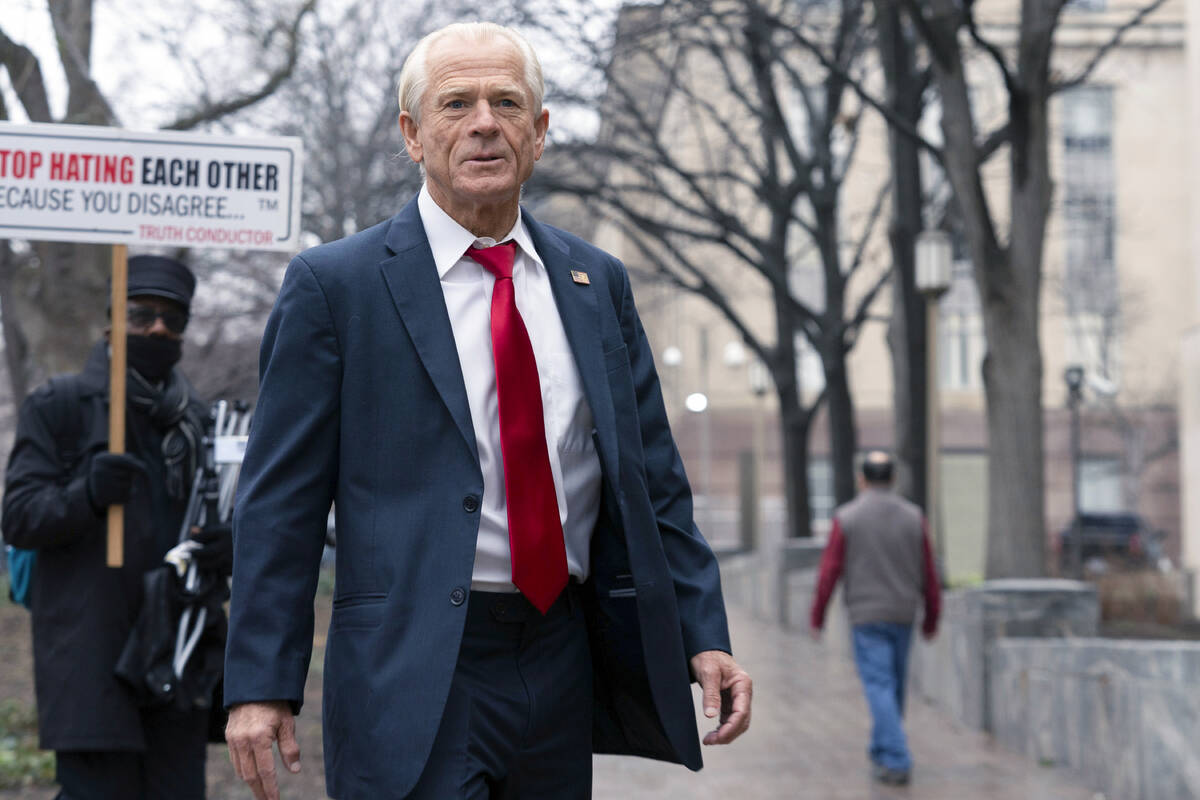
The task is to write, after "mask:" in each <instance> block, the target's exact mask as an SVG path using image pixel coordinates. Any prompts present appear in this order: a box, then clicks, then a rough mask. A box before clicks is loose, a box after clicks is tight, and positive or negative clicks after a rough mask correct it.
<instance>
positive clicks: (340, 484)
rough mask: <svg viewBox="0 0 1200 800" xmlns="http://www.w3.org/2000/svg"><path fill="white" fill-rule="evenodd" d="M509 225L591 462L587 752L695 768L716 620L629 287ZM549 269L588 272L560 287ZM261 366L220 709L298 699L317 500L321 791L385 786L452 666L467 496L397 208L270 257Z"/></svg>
mask: <svg viewBox="0 0 1200 800" xmlns="http://www.w3.org/2000/svg"><path fill="white" fill-rule="evenodd" d="M524 219H525V223H526V225H527V226H528V228H529V231H530V233H531V234H532V237H533V241H534V244H535V246H536V247H537V251H538V254H539V255H540V256H541V258H542V259H543V261H544V263H545V265H546V269H547V271H548V272H549V275H550V283H551V286H552V290H553V293H554V297H555V301H556V303H557V306H558V313H559V315H560V316H561V318H562V322H563V326H564V327H565V329H566V333H567V338H568V340H569V341H570V345H571V348H572V352H573V354H574V357H575V362H576V364H577V365H578V368H579V374H580V376H581V378H582V383H583V388H584V393H585V395H586V397H587V401H588V403H589V405H590V406H591V409H592V415H593V417H594V419H595V426H596V427H595V431H594V432H593V434H592V435H593V439H594V442H595V445H596V449H597V452H598V455H599V459H600V464H601V469H602V473H603V478H602V480H603V489H602V502H601V511H600V517H599V520H598V522H597V525H596V529H595V532H594V534H593V536H592V576H591V579H590V580H589V581H588V583H587V584H585V587H584V588H585V592H584V594H585V607H586V610H587V619H588V625H589V633H590V636H591V640H592V653H593V661H594V663H595V686H596V715H595V722H594V730H593V741H594V746H595V749H596V751H597V752H608V753H627V754H635V755H643V756H649V757H653V758H660V759H666V760H671V761H678V762H681V763H683V764H686V765H687V766H689V767H691V768H692V769H699V767H700V765H701V758H700V746H699V742H698V738H697V734H696V723H695V717H694V711H693V708H692V697H691V691H690V688H689V682H690V679H689V673H688V663H687V659H688V658H690V657H691V656H692V655H695V654H696V653H698V652H700V651H703V650H713V649H716V650H725V651H728V650H729V632H728V627H727V623H726V619H725V609H724V604H723V601H722V598H721V590H720V579H719V577H718V572H717V564H716V560H715V558H714V556H713V554H712V551H711V550H710V549H709V547H708V545H707V544H706V543H705V541H704V539H703V538H702V537H701V536H700V534H699V532H698V531H697V530H696V527H695V525H694V523H693V520H692V500H691V491H690V489H689V487H688V483H687V478H686V477H685V475H684V471H683V465H682V463H681V462H680V459H679V453H678V451H677V450H676V447H675V443H674V441H673V439H672V438H671V432H670V429H669V427H668V424H667V417H666V412H665V409H664V407H663V402H662V395H661V391H660V388H659V382H658V377H657V375H656V373H655V370H654V364H653V359H652V356H651V350H650V346H649V344H648V343H647V341H646V337H645V334H644V332H643V330H642V325H641V322H640V321H639V319H638V316H637V311H636V310H635V308H634V304H633V296H632V293H631V292H630V287H629V279H628V276H627V274H626V272H625V269H624V267H623V266H622V265H621V264H620V262H619V261H617V260H616V259H615V258H613V257H611V256H609V255H607V254H606V253H604V252H602V251H601V250H599V249H597V248H595V247H593V246H591V245H589V244H587V243H586V242H584V241H582V240H581V239H579V238H577V237H575V236H572V235H570V234H568V233H565V232H563V231H560V230H557V229H555V228H552V227H549V226H547V225H541V224H539V223H537V222H536V221H535V220H533V219H532V218H531V217H530V216H529V215H528V214H527V213H526V214H524ZM572 270H577V271H580V272H585V273H587V275H588V277H589V280H590V283H587V284H580V283H576V282H574V281H573V280H572V278H571V275H570V273H571V271H572ZM260 378H261V388H260V394H259V400H258V408H257V410H256V413H255V418H254V428H253V431H252V433H251V435H250V442H249V444H248V446H247V450H246V458H245V462H244V464H243V466H242V472H241V478H240V488H239V496H238V502H237V507H236V512H235V517H234V533H235V542H236V544H235V547H236V551H235V562H234V572H233V598H232V605H231V611H230V624H229V644H228V649H227V655H226V668H225V702H226V704H227V705H232V704H234V703H242V702H247V701H255V700H288V701H291V703H292V704H293V706H294V707H296V708H298V707H299V706H300V704H301V702H302V700H303V692H304V681H305V676H306V674H307V671H308V663H309V658H310V656H311V653H312V638H313V611H312V608H313V596H314V593H315V590H316V585H317V573H318V566H319V563H320V558H321V550H322V545H323V542H324V538H325V527H326V516H327V514H328V511H329V507H330V503H331V502H334V501H336V503H335V506H334V507H335V514H336V522H337V533H338V545H337V566H336V573H337V574H336V589H335V593H334V601H333V619H332V622H331V624H330V628H329V635H328V638H327V640H326V645H325V671H324V680H325V686H324V740H325V766H326V775H327V778H326V780H327V785H328V789H329V792H330V794H331V795H332V796H334V797H338V798H359V797H363V798H366V797H370V798H380V797H400V796H403V795H404V794H406V793H407V792H408V791H409V790H410V789H411V788H412V786H413V785H414V784H415V782H416V780H417V778H418V777H419V775H420V773H421V770H422V768H423V766H424V764H425V761H426V759H427V757H428V754H429V752H430V748H431V747H432V743H433V738H434V734H435V733H436V731H437V728H438V724H439V721H440V719H441V715H442V710H443V707H444V705H445V701H446V697H447V693H448V690H449V686H450V680H451V677H452V674H453V672H454V665H455V662H456V659H457V657H458V651H459V642H460V640H461V638H462V631H463V623H464V619H465V611H466V604H465V603H464V599H465V598H466V597H467V593H468V592H469V590H470V585H471V570H472V565H473V563H474V559H475V540H476V535H477V533H478V530H479V512H478V505H479V504H478V503H477V502H474V500H476V499H478V498H479V497H481V496H482V494H483V477H482V474H481V473H480V469H479V461H478V456H477V453H476V446H475V437H474V433H473V428H472V425H471V415H470V410H469V409H468V405H467V395H466V390H465V388H464V384H463V378H462V372H461V369H460V366H459V361H458V354H457V351H456V349H455V345H454V336H453V333H452V330H451V327H450V319H449V316H448V314H447V312H446V305H445V301H444V299H443V295H442V289H441V285H440V283H439V280H438V275H437V270H436V268H435V266H434V262H433V255H432V253H431V251H430V249H429V243H428V240H427V239H426V236H425V231H424V227H423V226H422V224H421V219H420V215H419V214H418V211H417V204H416V201H415V199H414V200H413V201H412V202H410V203H409V204H408V205H407V206H406V207H405V208H404V209H403V210H402V211H401V212H400V213H399V214H397V215H396V216H395V217H393V218H392V219H391V220H388V221H387V222H384V223H381V224H379V225H376V226H374V227H372V228H370V229H368V230H365V231H362V232H361V233H358V234H355V235H353V236H350V237H348V238H346V239H342V240H340V241H337V242H331V243H329V244H325V245H321V246H319V247H315V248H313V249H311V250H307V251H305V252H304V253H301V254H300V255H299V256H297V257H296V258H295V259H293V260H292V262H291V264H290V265H289V267H288V270H287V274H286V276H285V277H284V280H283V286H282V288H281V289H280V292H279V298H278V300H277V301H276V304H275V308H274V310H273V311H272V313H271V316H270V320H269V321H268V323H267V328H266V332H265V334H264V336H263V341H262V352H261V363H260ZM564 724H570V721H565V723H564Z"/></svg>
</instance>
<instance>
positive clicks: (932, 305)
mask: <svg viewBox="0 0 1200 800" xmlns="http://www.w3.org/2000/svg"><path fill="white" fill-rule="evenodd" d="M953 258H954V252H953V249H952V248H951V246H950V234H948V233H946V232H945V231H941V230H926V231H921V233H920V234H918V236H917V245H916V261H917V264H916V267H917V269H916V284H917V291H919V292H920V293H921V294H923V295H925V518H926V520H927V521H928V523H929V533H930V535H931V536H932V537H933V546H934V550H935V551H936V552H937V557H938V561H939V562H940V563H941V564H942V565H943V568H944V565H945V558H946V552H945V541H944V539H945V537H944V535H943V531H942V520H941V515H940V514H939V513H938V495H939V492H940V489H939V483H940V481H939V480H938V451H939V450H940V449H941V436H940V431H939V426H938V423H939V421H940V418H939V411H940V404H939V402H938V358H937V325H938V301H939V300H941V298H942V295H944V294H945V293H946V291H947V290H948V289H949V288H950V276H951V267H952V262H953Z"/></svg>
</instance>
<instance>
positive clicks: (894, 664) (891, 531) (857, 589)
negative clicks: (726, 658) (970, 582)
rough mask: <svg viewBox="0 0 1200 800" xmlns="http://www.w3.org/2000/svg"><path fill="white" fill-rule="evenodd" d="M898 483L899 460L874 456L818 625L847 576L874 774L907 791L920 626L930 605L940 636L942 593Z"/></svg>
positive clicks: (850, 510) (836, 541)
mask: <svg viewBox="0 0 1200 800" xmlns="http://www.w3.org/2000/svg"><path fill="white" fill-rule="evenodd" d="M891 484H892V460H891V457H890V456H888V454H887V453H884V452H882V451H878V450H876V451H872V452H870V453H868V454H867V456H866V458H865V459H864V460H863V464H862V480H861V484H860V485H861V489H862V490H861V491H860V492H859V494H858V496H857V497H855V498H854V499H853V500H852V501H850V502H849V503H846V504H845V505H843V506H840V507H839V508H837V509H836V510H835V511H834V513H833V528H832V530H831V531H830V533H829V544H828V545H826V547H825V553H824V554H823V555H822V557H821V571H820V576H819V577H818V579H817V590H816V597H815V598H814V600H813V604H812V615H811V620H810V624H811V626H812V633H813V637H814V638H819V636H820V632H821V628H822V627H823V626H824V624H825V609H826V607H827V606H828V604H829V598H830V597H831V596H832V595H833V589H834V587H835V586H836V585H837V582H838V579H839V578H843V577H844V579H845V581H844V585H843V591H844V594H845V598H846V608H847V609H848V610H849V612H850V624H851V625H852V627H853V638H854V663H855V665H856V666H857V667H858V675H859V678H860V679H861V680H862V685H863V694H864V695H866V699H867V706H868V707H869V708H870V710H871V718H872V726H871V744H870V747H869V749H868V751H867V753H868V755H869V757H870V759H871V771H872V775H873V776H874V777H875V779H876V780H878V781H880V782H882V783H889V784H905V783H908V780H909V775H910V773H911V771H912V756H911V755H910V753H909V751H908V742H907V741H906V739H905V736H904V728H903V726H902V719H903V717H904V681H905V674H906V672H907V666H908V651H909V645H910V643H911V639H912V627H913V622H914V620H915V618H916V615H917V610H918V608H919V606H920V605H921V603H922V599H923V600H924V606H925V614H924V620H923V621H922V624H921V632H922V634H924V636H925V638H927V639H931V638H933V636H934V634H936V633H937V624H938V613H939V610H940V607H941V590H940V587H939V585H938V579H937V570H936V569H935V567H934V562H933V551H932V548H931V547H930V545H929V533H928V530H927V529H926V525H925V519H924V517H923V516H922V514H921V510H920V509H919V508H917V507H916V506H915V505H913V504H912V503H910V502H908V501H907V500H905V499H903V498H901V497H899V496H898V495H896V494H894V493H893V492H892V491H891Z"/></svg>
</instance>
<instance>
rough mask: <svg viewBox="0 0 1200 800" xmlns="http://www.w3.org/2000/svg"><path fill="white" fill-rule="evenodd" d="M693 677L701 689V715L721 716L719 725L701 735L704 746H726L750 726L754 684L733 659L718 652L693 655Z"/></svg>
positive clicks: (691, 662)
mask: <svg viewBox="0 0 1200 800" xmlns="http://www.w3.org/2000/svg"><path fill="white" fill-rule="evenodd" d="M689 664H690V665H691V667H692V675H693V676H694V677H695V678H696V680H697V681H698V682H699V684H700V688H701V689H703V690H704V716H706V717H708V718H709V719H711V718H713V717H715V716H717V714H718V711H719V713H720V715H721V718H720V725H719V726H718V727H717V729H716V730H714V731H709V732H708V733H707V734H705V736H704V743H705V744H729V743H730V742H732V741H733V740H734V739H736V738H737V737H739V736H741V735H742V734H743V733H745V732H746V729H747V728H749V727H750V699H751V696H752V695H753V694H754V685H753V681H751V680H750V676H749V675H747V674H746V671H745V670H744V669H742V668H741V667H739V666H738V664H737V662H736V661H734V660H733V656H731V655H729V654H728V653H725V652H723V651H721V650H705V651H704V652H703V653H697V654H696V655H694V656H692V658H691V661H690V662H689Z"/></svg>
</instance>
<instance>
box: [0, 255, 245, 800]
mask: <svg viewBox="0 0 1200 800" xmlns="http://www.w3.org/2000/svg"><path fill="white" fill-rule="evenodd" d="M195 284H196V279H195V277H194V276H193V275H192V272H191V270H189V269H188V268H187V267H186V266H184V265H183V264H181V263H179V262H178V261H175V260H174V259H170V258H163V257H160V256H137V257H134V258H131V259H129V274H128V291H127V296H128V303H127V331H128V335H127V339H126V341H127V348H128V351H127V355H128V370H127V372H128V380H127V383H126V397H127V402H126V430H127V433H128V446H127V448H126V449H127V452H126V453H123V454H118V453H110V452H106V451H107V449H108V393H109V363H108V362H109V347H108V344H107V339H108V333H107V332H106V336H105V341H101V342H98V343H97V344H96V346H95V347H94V348H93V350H92V352H91V355H90V356H89V357H88V360H87V363H86V365H85V366H84V368H83V371H82V372H80V373H79V374H76V375H63V376H58V377H56V378H52V379H51V380H50V381H49V382H48V383H46V384H45V385H43V386H41V387H39V388H38V389H36V390H35V391H33V392H32V393H31V394H30V395H29V397H27V398H26V399H25V401H24V402H23V403H22V405H21V411H20V416H19V418H18V422H17V433H16V439H15V441H14V443H13V448H12V453H11V454H10V456H9V461H8V470H7V472H6V474H5V492H4V504H3V518H2V520H0V528H2V529H3V532H4V539H5V541H6V542H8V543H9V544H11V545H13V546H14V547H20V548H27V549H32V550H35V551H36V553H37V561H36V565H35V568H34V575H33V581H32V586H31V592H32V597H31V601H32V602H31V610H32V619H33V649H34V675H35V683H36V690H37V707H38V734H39V736H40V741H41V747H42V748H44V749H48V750H54V751H56V755H57V774H58V781H59V783H60V785H61V787H62V791H61V793H60V794H59V795H58V798H59V800H92V799H93V798H95V800H168V798H169V799H170V800H192V799H193V798H203V797H204V790H205V786H204V785H205V781H204V760H205V747H206V744H207V738H208V712H207V711H191V712H179V711H174V710H169V709H161V708H159V709H156V708H147V707H144V706H143V705H142V704H141V703H139V701H138V699H137V698H136V697H135V693H134V692H133V691H132V690H131V689H130V687H128V686H126V685H125V684H123V683H121V682H120V681H119V680H118V678H117V677H116V676H115V675H114V673H113V669H114V667H115V665H116V663H117V661H118V657H119V656H120V654H121V650H122V648H123V647H124V645H125V643H126V639H127V638H128V637H129V634H130V631H131V629H132V628H133V625H134V622H135V620H136V619H137V617H138V614H139V612H140V610H141V604H142V596H143V594H142V591H143V590H142V576H143V573H145V572H146V571H148V570H150V569H153V568H155V567H157V566H159V565H161V564H162V559H163V555H164V554H165V553H166V552H167V550H169V549H171V548H172V547H173V546H174V545H175V544H177V537H178V535H179V530H180V526H181V525H182V523H183V517H184V513H185V510H186V506H187V501H188V496H189V493H190V490H191V485H192V479H193V475H194V474H195V471H196V469H197V459H198V458H200V457H201V453H200V448H201V444H202V437H203V431H204V419H205V415H206V413H207V407H206V406H205V405H204V404H203V403H202V402H201V401H200V400H199V398H198V397H197V396H196V394H195V391H194V390H193V389H192V387H191V385H190V384H189V383H188V381H187V379H186V378H184V376H183V375H182V374H181V373H180V371H179V370H178V369H177V368H176V366H175V365H176V362H178V361H179V358H180V355H181V353H182V342H183V333H184V330H185V328H186V327H187V323H188V313H189V308H190V305H191V300H192V293H193V291H194V289H195ZM110 505H123V506H124V507H125V542H126V546H125V558H124V565H123V566H122V567H120V568H117V569H113V568H110V567H108V566H106V564H105V515H106V512H107V510H108V507H109V506H110ZM202 538H203V539H204V542H203V544H202V546H201V547H200V549H199V550H197V551H196V552H195V553H194V555H193V557H194V558H196V559H197V560H198V561H199V562H201V563H203V564H207V565H209V566H210V567H212V568H214V569H218V570H221V569H225V570H228V566H229V562H230V560H231V551H232V541H231V538H230V533H229V530H228V528H227V527H226V529H225V530H224V531H221V530H218V529H212V530H209V531H207V532H205V533H204V534H203V535H202Z"/></svg>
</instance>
